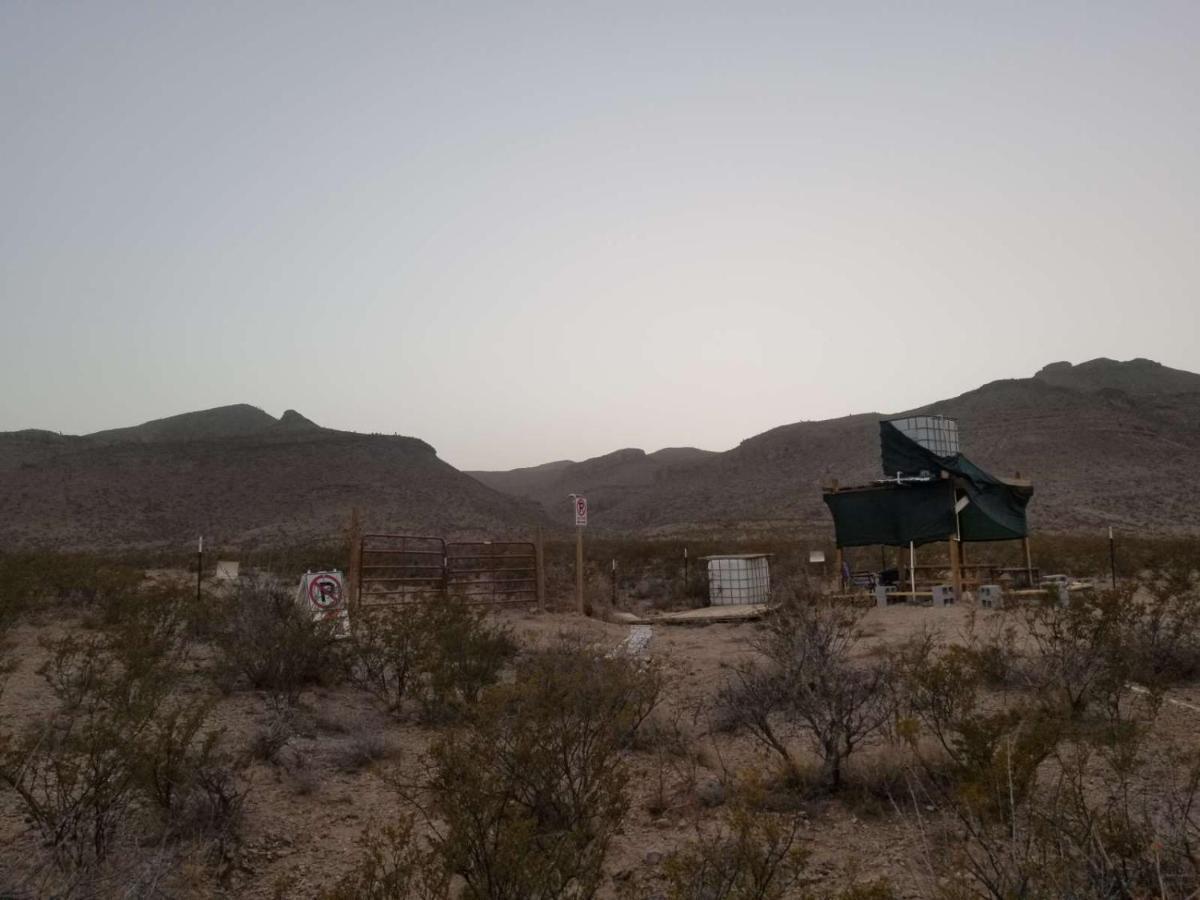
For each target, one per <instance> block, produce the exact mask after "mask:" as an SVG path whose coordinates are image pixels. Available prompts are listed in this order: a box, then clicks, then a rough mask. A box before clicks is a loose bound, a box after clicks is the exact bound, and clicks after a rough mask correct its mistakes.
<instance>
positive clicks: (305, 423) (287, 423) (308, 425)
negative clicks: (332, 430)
mask: <svg viewBox="0 0 1200 900" xmlns="http://www.w3.org/2000/svg"><path fill="white" fill-rule="evenodd" d="M279 426H280V427H282V428H287V429H289V430H292V431H301V430H310V429H319V428H320V427H321V426H320V425H318V424H317V423H316V422H314V421H313V420H312V419H310V418H308V417H307V416H302V415H300V413H298V412H296V410H294V409H285V410H284V411H283V415H282V416H280V417H279Z"/></svg>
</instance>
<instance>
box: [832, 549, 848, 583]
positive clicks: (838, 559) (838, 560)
mask: <svg viewBox="0 0 1200 900" xmlns="http://www.w3.org/2000/svg"><path fill="white" fill-rule="evenodd" d="M844 558H845V556H844V553H843V551H842V548H841V547H838V548H837V554H836V555H835V557H834V564H835V565H836V566H837V577H838V584H840V585H841V586H842V593H845V592H846V576H845V574H843V573H844V572H845V571H846V570H845V569H844V568H843V565H844V563H843V560H844Z"/></svg>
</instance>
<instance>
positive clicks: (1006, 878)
mask: <svg viewBox="0 0 1200 900" xmlns="http://www.w3.org/2000/svg"><path fill="white" fill-rule="evenodd" d="M1119 599H1120V598H1119V597H1116V596H1108V597H1098V598H1090V599H1082V598H1074V599H1073V600H1072V603H1071V605H1069V606H1067V607H1054V608H1050V607H1044V608H1040V609H1039V610H1038V611H1037V612H1036V614H1035V616H1034V618H1033V619H1032V621H1033V622H1034V624H1035V625H1036V626H1037V627H1039V628H1042V629H1044V630H1043V632H1042V633H1041V635H1040V636H1039V638H1038V640H1037V641H1036V642H1035V643H1036V645H1037V646H1038V647H1039V649H1041V650H1042V652H1043V656H1042V657H1041V658H1040V659H1039V660H1037V666H1036V667H1035V672H1037V673H1039V674H1041V675H1042V677H1043V678H1045V679H1046V680H1045V681H1044V682H1043V685H1042V686H1041V687H1040V688H1039V690H1037V691H1035V693H1034V694H1033V695H1032V696H1030V697H1023V698H1018V700H1017V702H1016V703H1012V704H1008V705H1005V704H1003V703H1000V702H999V701H998V700H997V698H994V697H988V696H987V695H985V694H984V693H982V691H981V688H982V686H983V685H984V684H985V683H986V682H987V680H988V675H987V672H988V662H987V661H986V660H985V659H983V658H981V657H980V656H979V655H978V654H977V653H975V652H974V650H973V649H972V648H971V647H970V646H968V647H953V646H952V647H949V648H947V649H946V650H945V651H944V652H942V653H939V654H936V655H933V654H930V655H929V656H928V657H926V658H925V659H922V660H919V661H917V662H916V663H915V664H914V665H912V666H910V667H909V668H908V669H907V670H906V671H905V680H906V683H907V686H908V693H907V704H906V706H905V708H904V713H905V716H904V717H903V718H902V719H901V721H900V725H899V728H898V730H899V731H900V733H901V734H902V735H904V736H905V737H907V738H908V739H909V741H910V743H911V745H912V748H913V751H914V757H915V759H916V760H917V761H918V763H919V764H920V765H921V766H922V767H923V774H924V776H925V777H922V778H913V779H912V780H911V781H910V791H911V793H912V796H913V799H914V801H916V802H914V804H913V809H914V814H915V815H916V816H917V818H918V819H919V818H920V812H919V810H920V809H921V808H923V807H924V806H925V804H933V805H934V806H936V807H939V808H942V809H944V810H946V811H948V812H949V813H950V816H951V818H952V821H953V823H954V824H953V826H952V828H951V835H950V836H949V837H948V838H947V837H945V836H941V835H939V836H938V837H937V838H933V839H931V842H932V841H936V843H937V845H938V847H939V848H940V849H939V850H938V851H937V852H936V855H937V856H938V857H939V858H944V859H945V860H946V862H947V866H946V868H947V871H948V873H949V874H948V876H947V877H946V879H945V880H944V881H943V883H942V886H941V888H940V889H939V893H941V894H944V895H945V896H948V897H990V898H995V900H1008V898H1012V897H1085V896H1086V897H1093V896H1095V897H1143V896H1151V895H1153V896H1159V897H1177V896H1179V897H1182V896H1191V895H1192V894H1191V892H1192V891H1193V890H1194V888H1195V885H1196V884H1197V883H1200V882H1198V881H1197V879H1198V878H1200V856H1198V855H1197V852H1196V850H1197V846H1198V845H1197V843H1196V840H1197V838H1198V837H1200V815H1197V812H1196V809H1197V807H1196V801H1197V800H1198V799H1200V791H1198V787H1200V768H1198V767H1195V765H1194V763H1193V764H1191V765H1189V766H1188V767H1186V768H1185V769H1184V771H1185V773H1186V774H1185V776H1184V777H1176V778H1165V779H1164V778H1163V775H1162V768H1161V762H1158V761H1156V756H1157V755H1158V754H1157V751H1155V750H1154V748H1153V746H1152V744H1151V743H1150V734H1151V728H1152V726H1153V724H1154V721H1155V718H1156V715H1157V712H1158V704H1159V698H1158V696H1157V695H1156V694H1154V693H1150V694H1148V695H1136V696H1131V695H1129V694H1128V693H1122V686H1123V681H1122V679H1123V678H1124V677H1126V673H1127V672H1128V668H1127V667H1128V666H1129V665H1130V659H1131V658H1132V656H1131V654H1130V652H1129V647H1130V644H1129V642H1128V638H1129V635H1131V634H1134V633H1135V632H1136V628H1137V624H1138V616H1139V615H1140V613H1139V608H1138V606H1137V605H1134V606H1133V607H1132V611H1131V609H1130V608H1129V607H1126V608H1121V609H1117V608H1115V604H1116V602H1117V601H1119ZM1089 637H1090V638H1092V639H1094V644H1093V645H1090V646H1089V643H1088V642H1089ZM1084 710H1088V711H1089V718H1088V719H1086V720H1084V719H1082V718H1081V716H1082V712H1083V711H1084ZM925 736H929V737H932V738H933V739H934V743H935V746H936V748H937V752H936V753H930V752H929V751H928V750H927V749H925V748H924V744H923V740H922V739H923V738H924V737H925ZM1156 767H1157V768H1156ZM945 848H950V850H951V851H952V852H950V853H949V854H946V853H945V852H944V850H945Z"/></svg>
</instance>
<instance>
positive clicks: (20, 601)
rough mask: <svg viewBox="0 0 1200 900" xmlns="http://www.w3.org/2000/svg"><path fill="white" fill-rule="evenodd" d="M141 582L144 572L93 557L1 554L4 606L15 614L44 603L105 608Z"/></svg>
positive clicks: (0, 569)
mask: <svg viewBox="0 0 1200 900" xmlns="http://www.w3.org/2000/svg"><path fill="white" fill-rule="evenodd" d="M141 581H142V572H141V570H140V569H138V568H135V567H133V566H127V565H122V564H119V563H113V562H112V561H110V560H107V559H105V558H103V557H99V556H92V555H90V554H78V553H76V554H65V553H63V554H59V553H0V584H3V585H4V594H5V596H4V598H3V600H0V602H3V603H5V604H6V605H8V606H9V608H10V609H11V610H13V611H14V612H15V611H17V610H20V609H26V608H30V607H33V606H36V605H38V604H42V603H57V604H72V605H77V606H81V607H86V606H97V607H105V606H107V605H108V604H109V603H110V602H112V601H119V600H120V598H122V597H125V596H128V595H129V594H131V593H133V592H134V591H135V590H136V589H137V587H138V585H139V584H140V583H141Z"/></svg>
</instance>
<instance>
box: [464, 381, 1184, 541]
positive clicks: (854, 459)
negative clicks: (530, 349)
mask: <svg viewBox="0 0 1200 900" xmlns="http://www.w3.org/2000/svg"><path fill="white" fill-rule="evenodd" d="M905 412H908V413H940V414H942V415H948V416H954V417H956V418H957V419H958V421H959V428H960V434H961V439H962V447H963V451H964V452H965V453H966V454H967V455H968V456H970V457H971V458H972V459H973V460H975V461H976V462H977V463H979V464H980V465H982V466H984V467H985V468H988V469H990V470H991V471H993V472H994V473H995V474H997V475H1001V476H1004V475H1012V474H1015V473H1016V472H1020V473H1021V474H1022V475H1023V476H1025V477H1029V478H1032V479H1033V480H1034V483H1035V486H1036V494H1035V495H1034V499H1033V502H1032V503H1031V504H1030V519H1031V522H1032V524H1033V525H1034V527H1036V528H1041V529H1046V530H1076V529H1101V528H1104V527H1106V526H1108V525H1110V524H1111V525H1116V526H1118V527H1123V528H1139V529H1146V530H1148V531H1151V532H1158V533H1178V532H1193V533H1194V532H1197V531H1200V469H1198V468H1197V461H1200V375H1196V374H1193V373H1191V372H1184V371H1181V370H1178V369H1171V368H1167V367H1166V366H1162V365H1160V364H1158V363H1155V362H1151V361H1150V360H1144V359H1135V360H1131V361H1129V362H1117V361H1114V360H1109V359H1097V360H1092V361H1091V362H1086V363H1082V364H1080V365H1076V366H1072V365H1071V364H1070V363H1054V364H1051V365H1049V366H1046V367H1045V368H1044V369H1042V370H1041V371H1040V372H1038V373H1037V374H1036V375H1035V376H1034V377H1032V378H1023V379H1011V380H1004V381H995V382H992V383H990V384H987V385H984V386H983V387H981V388H978V389H976V390H974V391H970V392H968V393H966V394H963V395H961V396H958V397H954V398H951V399H948V400H944V401H940V402H937V403H931V404H929V405H927V406H924V407H921V408H919V409H915V410H905V411H900V412H897V413H893V414H891V415H901V414H903V413H905ZM881 417H882V416H881V415H880V414H879V413H868V414H863V415H854V416H847V417H844V418H839V419H830V420H825V421H815V422H799V423H795V424H792V425H784V426H781V427H779V428H774V429H772V430H770V431H767V432H764V433H763V434H760V435H757V436H755V437H752V438H748V439H747V440H744V441H742V443H741V444H740V445H738V446H737V447H735V448H734V449H732V450H729V451H727V452H725V453H717V454H710V455H704V456H691V457H688V458H685V459H684V460H683V461H679V462H676V461H673V460H660V461H659V462H658V463H657V464H651V463H649V462H647V460H648V459H649V456H654V454H650V455H649V456H647V455H645V454H642V453H641V451H630V450H622V451H617V452H616V453H614V454H609V455H607V456H601V457H597V458H596V459H591V460H586V461H584V462H580V463H572V464H569V465H564V464H562V463H554V464H551V466H550V467H549V468H547V467H535V468H531V469H522V470H516V471H517V472H521V473H524V474H523V475H521V476H520V477H519V478H516V479H511V478H510V476H513V475H514V474H515V473H502V472H486V473H474V474H475V475H476V477H477V478H479V479H481V480H482V481H484V482H485V483H487V484H490V485H492V486H494V487H496V488H497V489H499V490H505V491H509V492H511V493H512V494H514V495H516V496H519V497H523V498H529V499H534V500H536V501H538V502H539V503H541V504H542V506H543V508H544V509H545V510H546V511H547V513H548V514H550V515H552V517H553V518H555V519H556V520H557V521H562V520H563V518H564V517H565V515H566V512H567V509H568V507H567V505H566V503H565V500H564V498H565V495H566V494H567V493H569V492H571V491H578V492H583V493H585V494H587V495H588V499H589V504H590V507H591V514H592V521H593V522H594V523H595V525H596V526H598V527H609V528H614V529H640V530H651V531H671V530H676V529H682V528H685V527H689V526H694V525H700V526H722V527H731V528H738V527H743V526H746V527H750V526H768V525H774V526H786V527H789V528H796V529H802V530H805V531H813V530H817V531H824V530H825V529H827V528H828V527H829V516H828V513H827V511H826V509H825V506H824V504H823V503H822V502H821V486H822V484H827V483H829V482H831V481H832V480H834V479H838V480H840V481H841V482H842V483H843V484H853V483H861V482H869V481H870V480H872V479H874V478H878V477H880V474H881V473H880V468H879V467H880V463H879V438H878V434H879V431H878V420H879V419H880V418H881Z"/></svg>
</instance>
